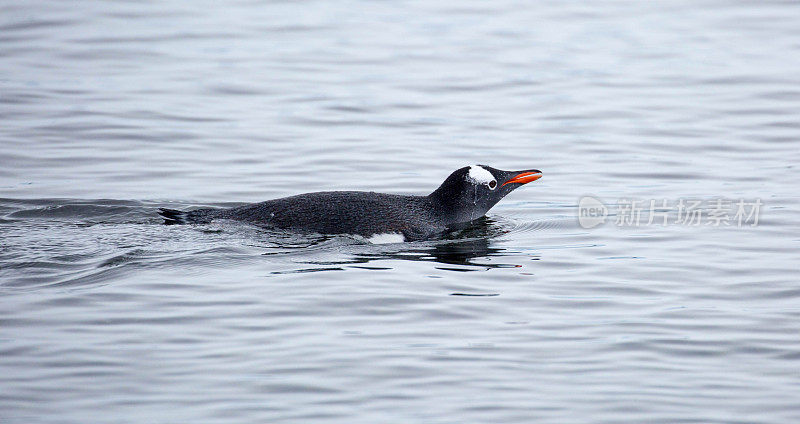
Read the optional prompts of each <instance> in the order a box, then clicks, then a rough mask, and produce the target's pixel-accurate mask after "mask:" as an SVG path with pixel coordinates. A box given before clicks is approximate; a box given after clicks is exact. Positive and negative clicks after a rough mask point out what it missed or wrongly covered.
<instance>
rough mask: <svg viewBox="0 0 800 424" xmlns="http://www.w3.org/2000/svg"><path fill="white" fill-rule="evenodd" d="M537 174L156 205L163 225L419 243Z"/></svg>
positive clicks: (477, 174) (479, 174)
mask: <svg viewBox="0 0 800 424" xmlns="http://www.w3.org/2000/svg"><path fill="white" fill-rule="evenodd" d="M541 177H542V172H541V171H539V170H538V169H527V170H524V171H503V170H500V169H496V168H492V167H491V166H486V165H472V166H465V167H463V168H460V169H457V170H455V171H454V172H453V173H452V174H450V176H448V177H447V179H445V180H444V182H443V183H442V184H441V185H440V186H439V188H437V189H436V190H434V191H433V192H432V193H431V194H429V195H427V196H410V195H399V194H385V193H375V192H364V191H325V192H316V193H306V194H299V195H296V196H290V197H284V198H280V199H274V200H267V201H265V202H260V203H251V204H247V205H244V206H238V207H233V208H226V209H216V208H203V209H196V210H191V211H180V210H175V209H166V208H160V209H159V212H158V213H159V215H161V216H162V217H163V218H164V224H167V225H171V224H207V223H210V222H211V221H213V220H215V219H229V220H235V221H243V222H246V223H250V224H253V225H256V226H260V227H265V228H276V229H286V230H294V231H304V232H310V233H318V234H331V235H333V234H343V235H353V236H361V237H363V238H365V239H367V240H369V241H370V242H373V243H396V242H404V241H418V240H425V239H429V238H432V237H435V236H436V235H440V234H443V233H446V232H448V231H452V230H455V229H459V228H463V227H465V226H467V225H469V223H470V222H472V221H475V220H476V219H479V218H482V217H483V216H484V215H485V214H486V212H488V211H489V209H491V208H492V207H493V206H494V205H495V204H497V202H499V201H500V199H502V198H503V197H505V196H506V195H507V194H508V193H511V192H512V191H514V190H515V189H517V188H518V187H521V186H523V185H524V184H527V183H529V182H532V181H536V180H538V179H539V178H541Z"/></svg>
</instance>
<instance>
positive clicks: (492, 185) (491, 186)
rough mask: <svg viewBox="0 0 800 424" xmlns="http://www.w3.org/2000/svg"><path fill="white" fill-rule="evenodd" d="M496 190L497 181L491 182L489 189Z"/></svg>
mask: <svg viewBox="0 0 800 424" xmlns="http://www.w3.org/2000/svg"><path fill="white" fill-rule="evenodd" d="M496 188H497V181H495V180H492V181H489V189H491V190H494V189H496Z"/></svg>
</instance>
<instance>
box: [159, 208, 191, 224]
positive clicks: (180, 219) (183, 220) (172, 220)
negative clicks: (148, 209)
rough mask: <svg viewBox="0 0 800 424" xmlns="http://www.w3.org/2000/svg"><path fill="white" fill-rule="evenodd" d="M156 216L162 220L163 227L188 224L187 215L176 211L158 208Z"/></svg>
mask: <svg viewBox="0 0 800 424" xmlns="http://www.w3.org/2000/svg"><path fill="white" fill-rule="evenodd" d="M158 214H159V215H161V217H162V218H164V225H175V224H188V223H189V220H188V217H189V213H188V212H184V211H179V210H177V209H167V208H158Z"/></svg>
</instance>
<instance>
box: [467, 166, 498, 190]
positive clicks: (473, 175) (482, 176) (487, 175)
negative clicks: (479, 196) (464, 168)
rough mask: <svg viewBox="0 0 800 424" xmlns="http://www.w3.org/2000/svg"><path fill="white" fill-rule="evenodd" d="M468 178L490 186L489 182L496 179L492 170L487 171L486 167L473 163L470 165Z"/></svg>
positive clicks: (476, 182)
mask: <svg viewBox="0 0 800 424" xmlns="http://www.w3.org/2000/svg"><path fill="white" fill-rule="evenodd" d="M467 179H468V180H470V181H472V182H473V183H475V184H485V185H487V186H488V185H489V183H491V182H492V181H494V176H493V175H492V173H491V172H489V171H487V170H486V168H484V167H482V166H480V165H472V166H470V167H469V172H468V173H467ZM495 184H497V183H495Z"/></svg>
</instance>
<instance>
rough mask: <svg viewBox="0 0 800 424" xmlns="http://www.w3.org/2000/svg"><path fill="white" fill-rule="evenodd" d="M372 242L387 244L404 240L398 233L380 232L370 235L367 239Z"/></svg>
mask: <svg viewBox="0 0 800 424" xmlns="http://www.w3.org/2000/svg"><path fill="white" fill-rule="evenodd" d="M367 241H368V242H370V243H372V244H389V243H402V242H404V241H406V238H405V236H403V235H402V234H400V233H381V234H373V235H372V237H370V238H368V239H367Z"/></svg>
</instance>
